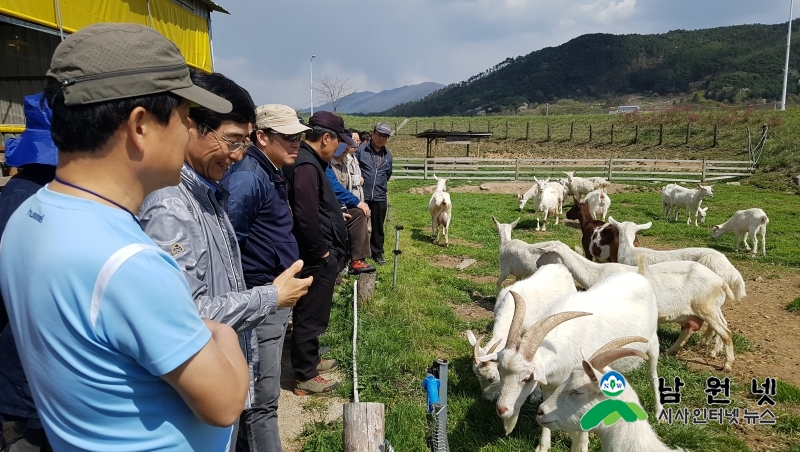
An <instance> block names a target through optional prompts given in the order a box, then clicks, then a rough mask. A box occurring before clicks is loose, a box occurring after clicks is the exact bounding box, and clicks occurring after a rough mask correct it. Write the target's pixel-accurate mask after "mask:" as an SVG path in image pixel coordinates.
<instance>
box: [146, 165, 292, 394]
mask: <svg viewBox="0 0 800 452" xmlns="http://www.w3.org/2000/svg"><path fill="white" fill-rule="evenodd" d="M212 185H213V186H214V188H215V190H214V191H212V190H211V188H210V187H209V186H208V185H207V184H206V183H205V182H204V181H203V180H202V179H201V178H200V176H199V175H198V174H197V173H196V172H195V171H194V170H193V169H191V168H190V167H189V166H187V165H186V164H184V165H183V168H182V169H181V183H180V184H179V185H177V186H174V187H166V188H162V189H160V190H156V191H155V192H153V193H151V194H150V195H149V196H148V197H147V198H145V200H144V202H143V203H142V207H141V210H140V211H139V221H140V222H141V223H142V228H143V229H144V231H145V232H146V233H147V235H149V236H150V237H151V238H152V239H153V241H155V242H156V243H157V244H158V246H160V247H161V248H162V249H163V250H164V251H166V252H167V253H170V255H172V257H173V259H175V260H176V261H177V262H178V264H180V266H181V268H182V269H183V274H184V276H186V280H187V281H188V282H189V289H190V290H191V292H192V298H193V299H194V302H195V304H196V305H197V308H198V310H199V311H200V317H202V318H204V319H211V320H216V321H217V322H220V323H224V324H226V325H230V326H231V327H232V328H233V329H235V330H236V331H237V332H239V342H240V345H241V346H242V351H243V352H244V354H245V358H246V359H247V362H248V364H249V365H250V377H251V378H250V394H249V396H248V400H247V407H249V406H250V405H251V403H252V400H253V395H254V394H253V382H254V381H255V379H256V377H257V376H258V339H257V338H256V337H255V334H254V332H252V331H250V330H251V329H253V328H255V326H256V325H258V324H259V323H261V322H262V321H263V320H264V318H265V317H266V316H268V315H271V314H274V313H275V312H276V309H277V304H278V290H277V288H276V287H275V286H272V285H268V286H260V287H254V288H252V289H250V290H246V288H245V284H244V279H243V276H242V261H241V251H240V250H239V245H238V243H237V241H236V232H235V231H234V229H233V226H232V225H231V223H230V221H228V216H227V215H226V214H225V211H224V210H223V209H222V207H221V206H220V204H221V203H222V202H224V200H225V198H226V197H227V195H228V192H227V191H226V190H225V189H224V188H222V187H221V186H220V185H218V184H213V183H212Z"/></svg>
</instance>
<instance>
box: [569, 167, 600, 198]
mask: <svg viewBox="0 0 800 452" xmlns="http://www.w3.org/2000/svg"><path fill="white" fill-rule="evenodd" d="M564 174H566V175H567V189H568V190H569V192H570V193H572V196H573V197H575V198H578V199H579V200H583V197H584V196H586V194H588V193H589V192H590V191H593V190H597V189H600V188H605V187H608V186H609V185H610V184H609V183H608V181H607V180H605V179H603V178H602V177H589V178H583V177H578V176H575V172H574V171H565V172H564Z"/></svg>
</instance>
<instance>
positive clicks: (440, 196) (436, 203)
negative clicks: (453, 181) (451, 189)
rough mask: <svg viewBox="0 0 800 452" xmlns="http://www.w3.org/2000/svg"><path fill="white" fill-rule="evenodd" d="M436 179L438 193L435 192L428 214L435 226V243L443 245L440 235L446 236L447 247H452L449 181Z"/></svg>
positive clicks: (451, 210)
mask: <svg viewBox="0 0 800 452" xmlns="http://www.w3.org/2000/svg"><path fill="white" fill-rule="evenodd" d="M433 178H434V179H436V191H435V192H433V195H432V196H431V200H430V202H429V203H428V212H430V214H431V223H432V226H433V241H434V242H435V243H442V242H441V240H440V239H439V233H440V232H441V233H442V235H444V244H445V246H448V245H450V238H449V236H450V220H451V218H452V212H453V204H452V203H451V202H450V193H447V185H446V184H447V180H448V179H446V178H444V177H443V178H438V177H436V175H435V174H434V175H433Z"/></svg>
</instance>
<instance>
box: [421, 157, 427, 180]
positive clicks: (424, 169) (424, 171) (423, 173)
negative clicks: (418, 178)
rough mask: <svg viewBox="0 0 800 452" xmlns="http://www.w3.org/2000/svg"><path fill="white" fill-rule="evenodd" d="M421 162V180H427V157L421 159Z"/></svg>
mask: <svg viewBox="0 0 800 452" xmlns="http://www.w3.org/2000/svg"><path fill="white" fill-rule="evenodd" d="M423 162H424V163H423V164H422V180H428V159H427V158H426V159H425V160H423Z"/></svg>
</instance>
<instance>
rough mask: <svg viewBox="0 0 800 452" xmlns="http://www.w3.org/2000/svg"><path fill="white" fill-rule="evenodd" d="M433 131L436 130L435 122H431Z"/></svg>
mask: <svg viewBox="0 0 800 452" xmlns="http://www.w3.org/2000/svg"><path fill="white" fill-rule="evenodd" d="M433 130H436V121H433Z"/></svg>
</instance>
